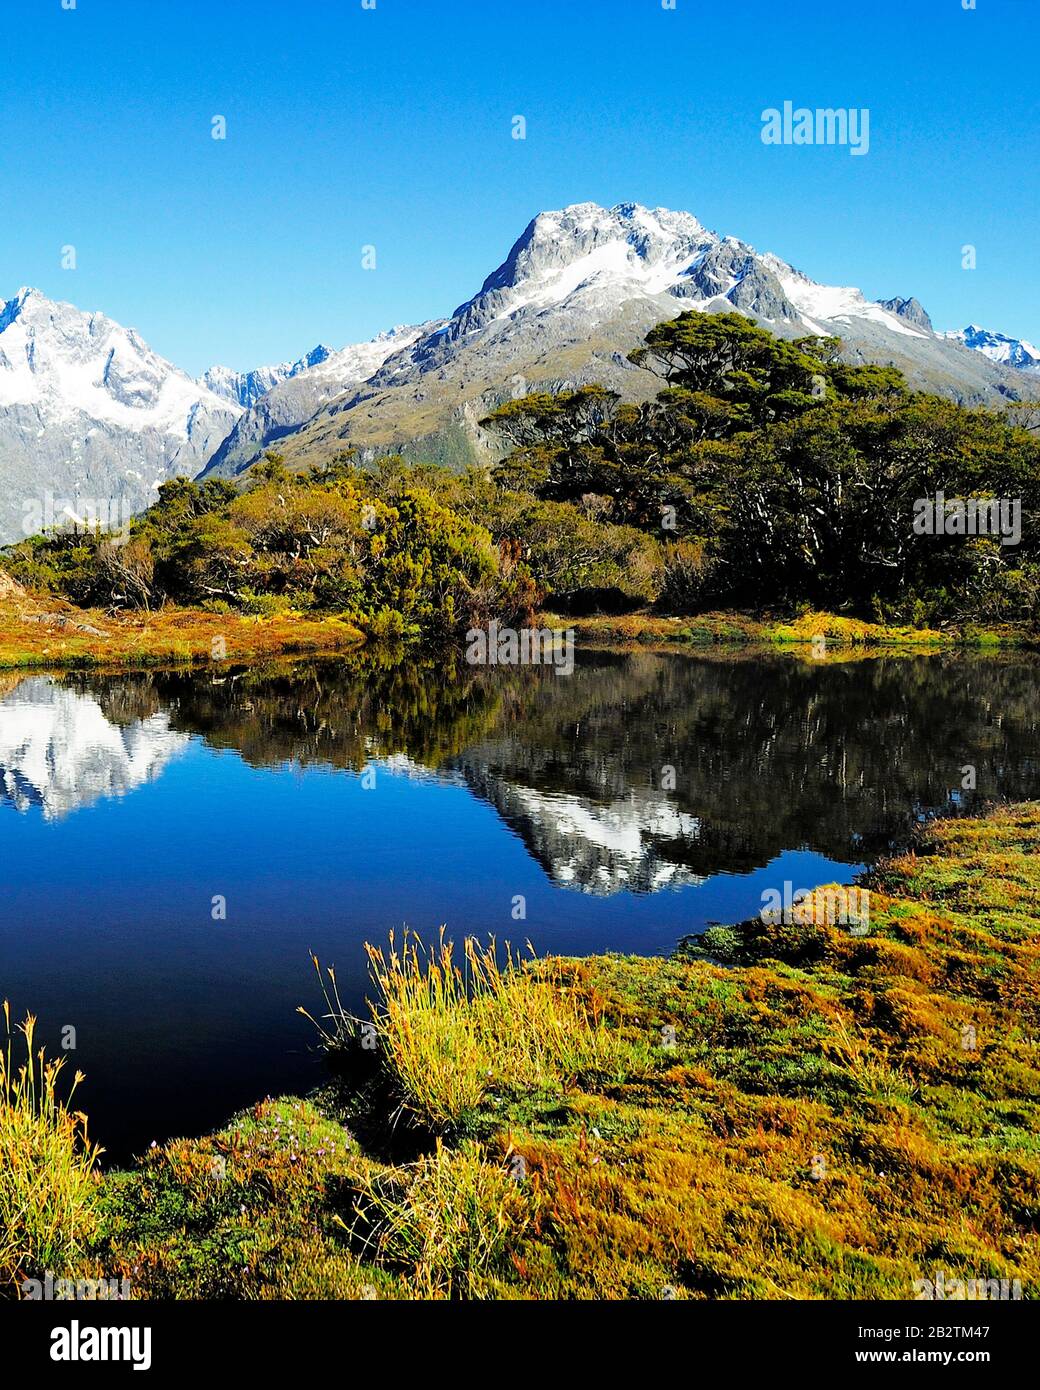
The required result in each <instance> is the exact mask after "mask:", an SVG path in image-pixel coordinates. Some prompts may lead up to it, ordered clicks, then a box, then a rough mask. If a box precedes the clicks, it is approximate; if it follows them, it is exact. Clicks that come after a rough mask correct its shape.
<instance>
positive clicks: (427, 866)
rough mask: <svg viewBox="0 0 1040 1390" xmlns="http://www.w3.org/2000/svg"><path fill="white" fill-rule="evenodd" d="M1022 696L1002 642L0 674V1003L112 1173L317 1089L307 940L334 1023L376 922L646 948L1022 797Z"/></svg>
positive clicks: (1031, 731)
mask: <svg viewBox="0 0 1040 1390" xmlns="http://www.w3.org/2000/svg"><path fill="white" fill-rule="evenodd" d="M1038 685H1040V667H1038V666H1037V665H1036V664H1034V663H1033V662H1032V661H1030V660H1028V659H1025V658H1013V659H988V660H984V659H971V658H957V659H954V658H940V657H920V658H911V659H876V660H866V661H861V662H853V663H842V664H828V663H823V664H812V663H808V662H805V661H802V660H799V659H794V658H790V657H785V656H772V655H753V654H735V655H732V656H728V657H718V656H706V657H692V656H687V655H657V654H651V653H646V654H643V653H640V654H637V655H609V656H608V655H599V654H585V655H584V656H583V657H581V658H580V660H579V664H578V666H577V669H576V671H575V672H574V674H573V675H572V676H571V677H569V678H566V677H559V676H556V675H554V674H553V673H552V672H551V671H549V670H542V669H534V670H524V671H515V670H514V671H503V670H501V669H499V670H495V671H485V672H476V673H475V672H473V671H472V670H463V671H462V672H446V671H445V670H443V669H434V668H431V669H428V670H416V669H413V668H408V669H401V668H398V669H389V670H378V669H372V668H367V669H363V668H361V667H358V666H355V665H352V664H350V663H343V662H339V663H324V664H310V665H297V666H292V667H288V666H287V667H283V668H280V669H279V668H268V669H267V670H262V671H249V670H240V671H236V672H234V673H231V674H230V675H229V676H227V677H225V678H220V679H217V680H214V678H213V677H212V676H211V675H191V674H187V673H177V674H151V673H150V674H147V675H131V676H122V677H99V676H81V675H76V676H69V675H65V676H62V677H55V678H50V677H44V676H29V677H23V676H13V675H0V872H2V875H3V887H4V891H3V896H2V899H0V902H2V908H0V914H2V915H0V996H6V997H8V998H10V1000H11V1002H12V1008H13V1010H14V1011H15V1013H16V1014H18V1015H19V1016H21V1015H22V1014H24V1012H25V1010H27V1009H31V1010H33V1011H34V1012H36V1013H37V1014H38V1015H39V1016H40V1022H41V1027H42V1029H43V1033H44V1036H45V1037H46V1038H47V1039H48V1041H49V1042H50V1043H51V1044H52V1045H56V1044H57V1042H58V1040H59V1038H60V1036H61V1029H62V1028H63V1027H65V1026H68V1025H71V1026H72V1027H73V1028H75V1030H76V1051H75V1052H74V1053H72V1054H70V1059H69V1060H70V1064H74V1065H75V1066H78V1067H80V1068H81V1069H82V1070H83V1071H85V1072H86V1073H87V1082H86V1083H85V1085H84V1087H83V1089H82V1091H81V1093H80V1100H81V1102H82V1104H83V1105H84V1108H86V1109H87V1110H88V1112H89V1114H90V1116H91V1126H92V1132H93V1136H94V1138H96V1139H97V1140H98V1141H100V1142H101V1143H102V1144H104V1145H105V1147H106V1148H107V1149H108V1151H109V1154H110V1156H112V1157H114V1158H118V1159H125V1158H126V1157H128V1156H129V1154H130V1153H132V1152H139V1151H141V1150H142V1149H144V1148H145V1147H147V1145H148V1143H149V1142H150V1141H151V1140H152V1139H153V1138H154V1139H158V1140H161V1139H163V1138H166V1137H168V1136H170V1135H173V1134H181V1133H199V1132H202V1131H204V1130H205V1129H207V1128H211V1127H214V1126H216V1125H218V1124H221V1123H223V1122H224V1121H225V1120H226V1119H227V1118H228V1117H229V1116H230V1114H231V1113H232V1112H233V1111H234V1110H235V1109H237V1108H240V1107H241V1106H243V1105H245V1104H248V1103H250V1102H251V1101H253V1100H256V1099H257V1098H259V1097H261V1096H263V1095H265V1094H268V1093H271V1094H277V1093H279V1092H283V1091H294V1090H295V1091H299V1090H301V1089H306V1088H308V1087H309V1086H311V1085H312V1084H314V1083H315V1082H316V1081H318V1080H320V1078H321V1063H320V1058H319V1057H318V1056H317V1054H316V1053H315V1052H314V1049H313V1034H312V1030H311V1027H310V1025H309V1024H307V1023H306V1021H305V1020H303V1019H302V1018H300V1017H299V1016H298V1015H297V1014H296V1012H295V1010H296V1006H297V1005H298V1004H305V1005H306V1006H307V1007H308V1008H310V1009H311V1010H312V1011H314V1012H317V1009H318V1002H320V1001H318V1000H317V998H316V996H317V987H316V982H315V980H314V977H313V975H312V973H311V965H310V958H309V953H310V952H311V951H314V952H315V953H316V954H317V955H318V956H319V957H320V958H321V959H322V960H323V961H325V962H328V963H335V964H336V967H337V974H338V977H339V980H340V983H341V987H342V988H343V992H344V996H345V1002H347V1003H348V1004H351V1005H353V1006H354V1007H357V1008H360V1007H361V1003H362V1000H363V997H364V994H365V968H364V956H363V943H364V942H365V941H366V940H369V941H373V942H377V943H381V942H383V941H385V939H386V934H387V931H388V930H389V929H390V928H392V927H396V928H400V927H401V926H402V925H404V924H408V925H409V926H410V927H412V928H414V929H416V930H418V931H419V932H421V933H423V934H427V935H431V936H432V935H433V934H435V932H436V930H437V928H438V927H439V926H440V924H442V923H444V924H446V925H447V927H448V929H449V932H450V933H451V934H453V935H456V936H460V935H463V934H465V933H476V934H479V935H482V936H484V935H487V934H489V933H491V934H494V935H495V936H497V937H498V938H499V939H500V940H503V939H510V940H512V941H513V942H515V943H517V944H520V943H522V942H523V941H525V940H528V939H529V940H530V941H531V942H532V944H533V945H534V947H535V949H536V950H537V951H538V952H539V953H543V952H564V953H589V952H598V951H605V950H617V951H630V952H640V953H647V954H649V953H660V952H667V951H670V950H671V949H672V948H673V947H674V945H675V943H676V941H677V940H678V939H679V938H680V937H682V936H684V935H686V934H687V933H691V932H699V931H701V930H703V929H704V927H705V926H706V925H708V924H709V923H711V922H716V921H721V922H726V921H734V920H738V919H740V918H742V917H747V916H750V915H752V914H753V913H755V912H757V911H758V910H759V908H760V907H761V905H762V895H763V893H764V892H765V891H767V890H769V889H777V890H781V891H782V888H783V884H784V881H785V880H789V881H790V882H791V883H792V884H793V886H794V887H795V888H796V889H797V888H800V887H806V888H808V887H811V886H813V885H814V884H816V883H819V882H830V881H839V882H847V881H848V880H849V879H850V878H851V877H852V876H853V874H854V873H855V872H856V871H857V869H858V868H859V867H860V866H861V865H863V864H864V863H867V862H869V861H870V860H871V859H873V858H874V857H875V856H876V855H877V854H878V853H881V852H884V851H885V850H887V849H889V848H892V847H896V846H898V845H900V844H902V843H905V841H906V839H907V837H908V835H909V834H910V832H911V831H912V828H913V826H914V825H915V823H917V822H919V821H920V820H922V819H923V818H926V817H928V816H930V815H934V814H935V813H937V812H951V811H952V812H959V811H963V810H970V809H972V808H973V807H974V806H976V805H978V804H980V803H981V802H982V801H985V800H988V799H992V798H996V797H1004V798H1018V797H1035V796H1038V795H1040V759H1038V739H1037V733H1038V715H1037V709H1038V702H1037V695H1038ZM967 765H972V766H974V767H975V768H976V777H977V790H976V791H975V792H965V791H963V790H962V781H963V780H964V773H963V771H962V769H963V768H964V767H965V766H967ZM218 895H219V897H221V898H223V899H225V900H226V904H227V917H226V920H223V921H217V920H214V918H213V902H214V898H215V897H217V896H218ZM518 898H522V899H523V900H524V904H525V908H526V917H525V918H524V919H523V920H519V921H518V920H516V919H515V918H514V915H513V914H514V911H515V910H516V909H515V907H514V904H515V902H516V900H517V899H518Z"/></svg>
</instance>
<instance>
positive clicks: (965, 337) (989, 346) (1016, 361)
mask: <svg viewBox="0 0 1040 1390" xmlns="http://www.w3.org/2000/svg"><path fill="white" fill-rule="evenodd" d="M942 336H943V337H944V338H952V339H954V340H955V341H957V342H961V343H963V344H964V346H965V347H966V348H970V349H971V350H972V352H981V353H982V355H983V356H984V357H988V358H989V360H990V361H991V362H999V363H1001V364H1002V365H1003V366H1005V367H1017V368H1018V369H1019V371H1026V372H1040V351H1038V350H1037V349H1036V348H1035V347H1034V346H1033V344H1032V343H1029V342H1026V340H1025V339H1024V338H1009V337H1007V336H1006V334H1004V333H993V332H991V331H990V330H989V329H987V328H981V327H980V326H979V325H978V324H977V323H969V324H968V326H967V328H962V329H959V330H958V331H957V332H954V333H944V334H943V335H942Z"/></svg>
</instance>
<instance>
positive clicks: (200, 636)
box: [0, 572, 1040, 670]
mask: <svg viewBox="0 0 1040 1390" xmlns="http://www.w3.org/2000/svg"><path fill="white" fill-rule="evenodd" d="M0 577H2V572H0ZM535 622H536V625H537V626H540V627H546V628H554V629H564V630H567V629H571V630H573V631H574V634H575V639H576V641H577V643H578V645H580V646H583V647H599V648H608V649H616V650H627V649H631V648H634V647H648V646H652V647H660V648H662V649H681V650H695V651H696V650H703V649H710V648H711V647H740V646H747V647H768V648H773V649H777V650H792V651H796V652H799V651H802V650H805V649H809V650H810V651H811V653H812V654H813V655H814V656H817V657H822V656H826V655H835V654H846V653H848V652H850V651H851V652H856V653H857V654H862V653H863V652H867V651H869V652H884V653H886V654H896V653H900V652H910V653H913V654H917V653H926V652H936V651H942V652H948V651H957V650H970V651H1004V650H1014V649H1040V635H1038V634H1037V633H1036V632H1034V631H1032V630H1030V629H1027V628H1025V627H1021V628H1016V627H1009V626H1003V627H992V628H987V627H982V626H977V625H968V626H965V627H963V628H949V629H946V628H944V629H935V628H911V627H896V626H883V625H879V624H876V623H867V622H861V621H860V620H858V619H852V618H846V617H842V616H840V615H836V614H831V613H814V612H809V613H804V614H802V615H800V616H799V617H797V618H794V619H790V620H782V619H775V618H761V617H755V616H752V615H749V614H744V613H735V612H711V613H704V614H699V615H695V616H692V617H666V616H660V615H657V614H654V613H650V612H640V613H631V614H626V615H624V616H619V617H608V616H602V615H598V616H592V617H569V616H566V615H560V614H555V613H553V612H551V611H548V610H544V611H542V612H540V613H539V614H538V615H537V616H536V619H535ZM365 641H366V638H365V634H364V633H363V632H362V631H361V630H360V629H359V628H358V627H356V626H355V625H354V624H353V623H351V622H349V621H348V620H346V619H345V618H342V617H337V616H335V615H328V616H325V617H321V618H315V617H310V616H308V615H306V614H302V613H300V614H297V613H287V614H282V615H279V616H277V617H258V616H250V615H248V614H244V613H242V614H236V613H229V614H217V613H209V612H206V611H204V610H201V609H190V608H181V607H177V606H176V605H168V606H167V607H165V608H163V609H160V610H159V611H157V612H154V613H138V612H135V613H127V614H120V615H118V616H114V615H112V614H109V613H105V612H102V611H99V610H92V609H83V608H77V607H75V606H74V605H73V604H70V603H68V602H67V601H65V600H62V599H57V598H55V597H54V596H52V595H43V594H31V593H29V592H28V591H27V590H24V589H21V588H20V587H18V586H14V587H11V588H8V587H6V586H5V587H4V588H3V589H0V670H36V669H39V670H43V669H71V670H104V669H112V670H139V669H146V668H150V667H159V666H180V665H183V666H202V667H205V666H220V665H222V664H224V663H227V662H236V663H242V662H252V661H260V660H264V659H267V658H270V657H274V656H322V655H325V656H335V655H339V654H347V653H350V652H353V651H356V650H357V649H358V648H359V647H361V646H363V645H364V643H365Z"/></svg>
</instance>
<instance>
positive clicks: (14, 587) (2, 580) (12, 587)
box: [0, 570, 25, 599]
mask: <svg viewBox="0 0 1040 1390" xmlns="http://www.w3.org/2000/svg"><path fill="white" fill-rule="evenodd" d="M24 595H25V590H24V589H23V588H22V586H21V585H20V584H17V583H16V582H15V581H14V580H13V579H12V578H11V576H10V575H9V574H7V573H5V571H4V570H0V599H11V598H22V597H24Z"/></svg>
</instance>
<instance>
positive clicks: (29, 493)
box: [0, 287, 242, 541]
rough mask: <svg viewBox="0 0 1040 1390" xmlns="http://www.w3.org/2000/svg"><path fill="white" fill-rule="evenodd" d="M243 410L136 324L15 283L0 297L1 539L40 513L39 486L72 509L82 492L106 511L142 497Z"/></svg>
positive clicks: (141, 503) (198, 455) (193, 459)
mask: <svg viewBox="0 0 1040 1390" xmlns="http://www.w3.org/2000/svg"><path fill="white" fill-rule="evenodd" d="M241 413H242V412H241V407H240V406H238V405H237V404H233V403H231V402H228V401H226V400H222V399H221V398H220V397H219V396H217V395H215V394H214V393H213V392H212V391H210V390H208V389H207V388H205V387H202V386H199V384H198V383H197V382H194V381H192V379H191V377H189V376H188V375H187V373H186V372H182V371H180V370H179V368H177V367H175V366H173V364H172V363H170V362H167V361H166V360H165V359H164V358H162V357H160V356H159V355H158V353H155V352H153V351H152V349H151V348H149V347H148V345H147V343H145V342H144V340H143V339H142V338H141V336H140V334H138V333H137V332H136V331H135V330H134V329H132V328H124V327H123V326H122V325H121V324H118V323H116V322H115V320H114V319H110V318H108V317H107V316H106V315H105V314H101V313H87V312H84V311H83V310H81V309H78V308H76V306H75V305H73V304H67V303H64V302H60V301H58V300H53V299H49V298H48V297H47V296H46V295H45V294H43V293H41V291H39V290H36V289H31V288H29V287H23V288H22V289H20V290H19V291H18V293H17V294H16V295H15V296H14V298H13V299H9V300H7V301H6V302H2V303H0V540H4V541H6V540H16V539H18V538H20V537H21V536H22V535H23V534H24V532H25V527H26V524H28V523H27V518H31V517H38V516H39V515H41V513H47V511H48V507H47V505H46V501H45V499H46V497H47V495H48V494H50V495H51V496H52V497H60V498H64V499H67V500H69V501H71V502H72V503H73V510H75V511H79V510H80V508H79V507H78V506H76V505H75V504H76V499H82V498H87V499H91V500H93V501H95V502H97V503H101V504H107V505H109V514H111V506H112V505H115V506H117V507H118V510H119V511H120V513H121V514H122V515H127V514H129V513H130V512H131V511H134V510H139V509H141V508H143V507H145V506H147V505H148V504H149V503H150V502H153V501H154V500H155V486H156V484H157V482H161V481H165V480H166V479H168V478H171V477H174V476H176V475H178V474H185V473H187V474H193V473H197V472H198V471H199V469H200V468H201V467H202V465H203V464H204V463H205V461H206V459H207V458H208V457H209V455H210V454H211V453H212V452H213V450H214V449H215V448H216V447H217V445H218V444H219V443H220V441H221V439H223V437H224V436H225V435H226V434H227V432H228V430H229V429H230V428H231V426H232V425H233V424H234V421H235V419H236V418H237V417H238V416H239V415H240V414H241ZM58 510H59V512H60V511H61V510H62V508H60V507H59V508H58ZM29 529H34V528H33V527H32V526H30V527H29Z"/></svg>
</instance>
